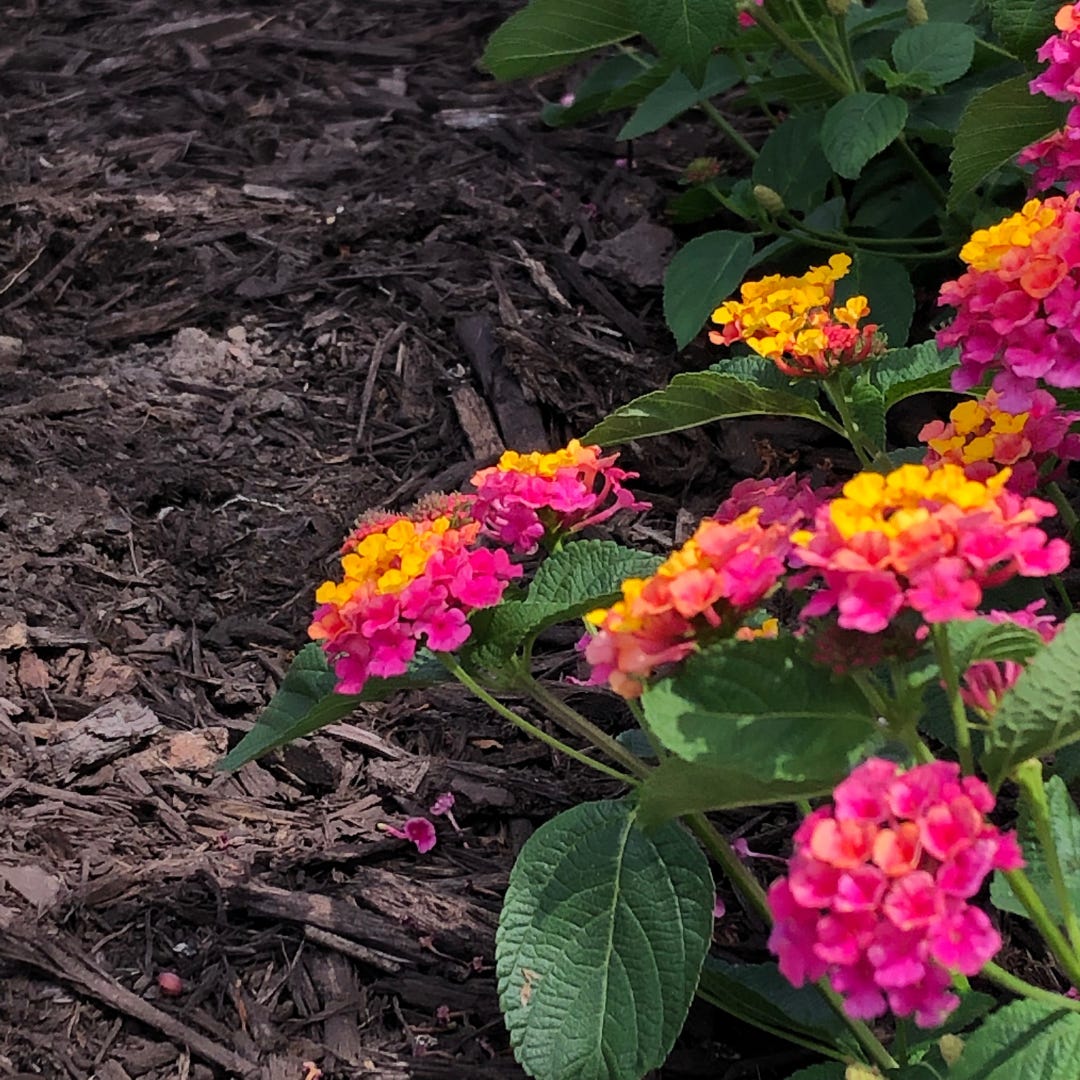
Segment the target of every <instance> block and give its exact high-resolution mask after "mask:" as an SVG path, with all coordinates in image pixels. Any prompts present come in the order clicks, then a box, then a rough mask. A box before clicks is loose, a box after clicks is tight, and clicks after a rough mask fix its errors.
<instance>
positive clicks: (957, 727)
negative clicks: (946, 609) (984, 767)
mask: <svg viewBox="0 0 1080 1080" xmlns="http://www.w3.org/2000/svg"><path fill="white" fill-rule="evenodd" d="M930 634H931V637H932V638H933V641H934V655H935V656H936V657H937V662H938V668H939V669H940V670H941V678H942V680H943V681H944V683H945V693H946V696H947V697H948V699H949V710H950V711H951V713H952V722H953V732H954V733H955V735H956V753H957V756H958V757H959V758H960V767H961V768H962V769H963V770H964V772H965V773H966V774H968V775H969V776H970V775H972V774H973V773H974V772H975V756H974V754H973V753H972V750H971V727H970V725H969V724H968V718H967V709H966V708H965V707H964V702H963V700H962V699H961V697H960V680H959V676H958V674H957V671H956V664H955V663H954V662H953V656H952V650H951V649H950V648H949V635H948V632H947V631H946V629H945V626H944V625H943V624H942V623H935V624H934V626H933V627H931V629H930Z"/></svg>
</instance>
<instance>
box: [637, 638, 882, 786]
mask: <svg viewBox="0 0 1080 1080" xmlns="http://www.w3.org/2000/svg"><path fill="white" fill-rule="evenodd" d="M641 703H642V705H643V707H644V710H645V720H646V722H647V725H648V727H649V730H650V731H651V732H652V733H653V735H655V736H656V737H657V738H658V739H659V740H660V741H661V742H662V743H663V744H664V746H666V747H667V748H668V749H669V750H670V751H671V752H672V753H673V754H677V755H678V756H679V757H681V758H683V759H684V760H685V761H704V762H707V763H708V764H709V765H722V766H724V767H733V768H742V769H743V770H745V772H746V774H747V777H748V778H757V779H763V780H768V781H772V780H783V781H795V782H799V783H805V782H807V781H809V780H813V779H816V778H828V777H832V776H837V775H843V773H844V772H845V771H846V769H847V763H848V761H850V756H851V755H854V754H857V753H858V751H859V748H860V747H862V746H863V745H865V743H866V741H867V739H868V738H869V737H870V736H871V735H872V734H874V733H875V731H876V728H875V725H874V722H873V720H872V718H871V716H870V710H869V706H868V705H867V704H866V701H865V699H864V698H863V696H862V694H861V693H860V692H859V689H858V687H857V686H856V685H855V683H854V682H852V681H851V680H850V679H842V678H839V677H837V676H834V675H832V674H831V673H830V672H829V671H827V670H826V669H825V668H823V667H820V666H817V665H814V664H811V663H810V662H809V661H808V660H806V659H805V658H803V657H802V656H801V655H800V654H799V652H798V649H797V645H796V642H795V641H794V640H793V639H792V638H790V637H783V638H777V639H775V640H769V639H764V638H759V639H755V640H753V641H724V642H720V643H719V644H717V645H713V646H711V647H710V648H707V649H705V650H704V651H702V652H699V653H697V654H695V655H693V656H691V657H690V658H689V659H688V660H687V661H686V662H685V663H683V664H682V665H681V666H680V667H679V668H678V670H677V671H676V672H675V674H674V675H670V676H668V677H667V678H666V679H660V680H659V681H658V682H656V683H654V684H653V685H652V686H650V687H649V688H648V689H647V690H646V691H645V693H644V694H643V695H642V698H641Z"/></svg>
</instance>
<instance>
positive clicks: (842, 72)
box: [791, 0, 856, 93]
mask: <svg viewBox="0 0 1080 1080" xmlns="http://www.w3.org/2000/svg"><path fill="white" fill-rule="evenodd" d="M791 7H792V10H793V11H794V12H795V14H796V15H797V16H798V17H799V22H801V23H802V24H803V26H804V27H806V32H807V33H808V34H809V35H810V40H811V41H813V43H814V44H815V45H816V46H817V47H818V48H819V49H820V50H821V55H822V56H824V57H825V59H826V60H827V61H828V62H829V63H830V64H831V65H832V68H833V70H834V71H835V72H836V75H837V77H838V78H840V79H843V80H845V81H846V82H847V83H848V87H847V92H848V93H850V92H851V91H852V90H854V89H855V88H856V86H855V83H853V82H851V81H850V76H849V74H848V72H847V70H846V69H845V67H844V59H843V53H841V54H840V58H839V59H837V57H836V56H834V55H833V53H832V50H831V49H830V48H829V47H828V45H826V44H825V41H824V39H823V38H822V36H821V35H820V34H819V33H818V32H817V28H816V27H815V26H814V24H813V22H812V21H811V20H810V19H809V18H807V16H806V12H805V11H804V10H803V6H802V4H800V3H799V0H791Z"/></svg>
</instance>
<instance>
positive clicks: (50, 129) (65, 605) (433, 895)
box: [0, 0, 816, 1080]
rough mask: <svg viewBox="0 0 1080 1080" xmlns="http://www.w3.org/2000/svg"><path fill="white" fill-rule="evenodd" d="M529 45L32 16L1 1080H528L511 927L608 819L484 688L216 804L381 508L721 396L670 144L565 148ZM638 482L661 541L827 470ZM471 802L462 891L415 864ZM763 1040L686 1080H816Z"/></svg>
mask: <svg viewBox="0 0 1080 1080" xmlns="http://www.w3.org/2000/svg"><path fill="white" fill-rule="evenodd" d="M513 7H514V5H513V4H512V3H495V4H488V5H483V6H482V7H481V8H477V6H476V5H472V4H467V3H463V2H458V3H449V4H448V3H445V2H440V3H436V2H435V0H410V2H406V3H396V2H395V3H391V2H389V0H385V2H378V0H376V2H374V3H368V4H363V5H358V4H351V3H325V2H323V3H314V2H312V0H298V2H295V3H291V4H280V5H279V4H275V3H263V4H258V5H253V6H250V7H245V6H243V5H238V4H232V3H228V2H225V0H221V2H218V3H211V4H201V5H185V4H180V5H177V4H172V3H169V4H167V3H164V2H163V0H145V2H135V3H109V2H107V0H106V2H102V0H55V2H50V3H48V4H41V5H39V4H37V3H36V2H34V0H30V2H29V3H23V4H22V5H21V6H20V7H14V8H13V7H11V6H10V5H9V7H8V8H7V10H6V12H5V19H6V20H7V26H8V27H9V34H8V39H7V41H6V42H5V43H3V44H0V95H2V102H3V107H2V110H0V111H2V112H3V119H4V124H3V130H2V132H0V224H2V226H3V228H4V232H5V236H6V238H7V243H6V244H5V245H4V248H3V250H2V252H0V335H2V336H0V490H2V502H0V972H2V974H3V980H2V986H0V1075H8V1076H31V1075H34V1076H48V1077H57V1078H60V1077H72V1078H89V1077H91V1076H96V1077H99V1078H101V1080H125V1078H131V1080H135V1078H146V1080H165V1078H174V1077H185V1078H186V1077H193V1078H199V1080H206V1078H208V1077H210V1076H218V1075H231V1074H247V1075H251V1076H259V1077H265V1078H266V1080H314V1078H315V1076H316V1075H319V1074H318V1073H317V1072H316V1066H317V1067H319V1068H321V1069H322V1070H323V1072H322V1074H321V1075H322V1076H323V1078H324V1080H334V1078H343V1077H346V1076H348V1077H353V1076H361V1075H365V1076H366V1075H369V1074H370V1075H373V1076H385V1077H398V1076H401V1077H406V1076H408V1077H429V1076H430V1077H435V1076H455V1077H459V1076H469V1077H487V1076H491V1077H495V1076H506V1077H513V1076H519V1075H521V1073H520V1070H518V1069H517V1067H516V1066H515V1065H514V1064H513V1061H512V1058H511V1057H510V1054H509V1051H508V1049H507V1040H506V1036H505V1033H504V1031H503V1029H502V1026H501V1023H500V1021H499V1017H498V1009H497V1005H496V993H495V985H494V980H493V976H492V963H493V932H494V926H495V922H496V918H497V912H498V907H499V901H500V897H501V893H502V890H503V889H504V888H505V884H506V879H507V874H508V871H509V867H510V865H511V863H512V860H513V857H514V854H515V852H516V850H517V849H518V848H519V847H520V845H521V843H523V842H524V840H525V839H526V838H527V836H528V835H529V833H530V831H531V830H532V829H533V828H534V827H535V825H536V824H537V823H539V822H540V821H542V820H544V819H545V818H546V817H548V816H550V815H551V814H552V813H553V812H555V811H557V810H558V809H560V808H561V807H563V806H567V805H570V804H571V803H573V802H574V801H576V800H578V799H580V798H587V797H602V796H603V795H605V794H607V793H609V788H608V787H607V786H606V785H605V784H603V783H594V782H593V781H591V780H589V779H587V778H583V777H582V776H580V775H579V774H578V773H577V772H571V771H570V770H568V769H567V767H566V763H565V762H563V761H558V760H552V758H551V756H550V754H549V753H548V751H547V750H546V749H544V748H543V747H539V746H536V745H533V744H529V743H525V742H522V741H521V740H519V739H518V738H517V737H516V736H515V735H513V734H512V733H510V732H508V731H507V730H505V729H504V728H503V727H502V726H501V725H499V724H497V723H496V722H494V721H493V720H492V719H491V718H490V717H488V716H487V714H486V713H483V712H480V711H477V710H476V709H474V708H473V707H472V706H471V705H470V704H469V702H468V701H467V700H466V699H465V698H463V697H462V696H461V695H458V694H455V693H453V692H451V691H444V692H440V693H432V694H428V695H424V696H419V695H414V696H409V697H406V698H403V699H401V700H398V701H395V702H393V703H392V704H390V705H388V706H382V707H371V708H370V709H368V710H366V711H365V712H364V713H363V714H362V715H360V716H358V717H356V718H354V720H353V721H351V722H350V723H347V724H340V725H335V726H334V727H333V728H331V729H328V730H327V731H326V732H324V733H322V734H320V735H319V736H317V737H316V738H313V739H311V740H309V741H308V742H306V743H304V744H302V745H298V746H295V747H292V748H290V749H288V750H286V751H285V752H283V753H282V754H279V755H276V756H274V757H273V758H271V759H269V760H267V761H266V762H263V763H258V764H252V765H248V766H246V767H245V768H244V769H242V770H241V771H240V772H239V773H238V774H236V775H234V776H224V775H220V774H217V773H215V771H214V768H213V763H214V761H215V760H216V759H217V757H218V756H219V755H220V754H221V752H222V751H223V749H225V748H226V747H227V746H228V745H229V744H230V743H235V741H236V740H237V738H239V736H240V734H242V732H244V731H245V730H247V729H248V728H249V727H250V725H251V723H252V720H253V718H254V716H255V715H256V713H257V711H258V710H259V708H260V707H261V706H262V705H263V704H265V702H266V701H267V700H268V698H269V696H270V695H271V694H272V693H273V690H274V688H275V686H276V685H277V683H278V681H279V680H280V678H281V676H282V672H283V670H284V668H285V667H286V666H287V664H288V661H289V658H290V656H291V652H292V650H293V648H294V647H295V646H296V645H297V644H298V643H299V642H300V641H301V640H302V639H303V632H304V627H305V623H306V620H307V616H308V614H309V610H310V606H311V597H312V590H313V588H314V586H315V585H316V584H317V583H318V581H319V580H321V578H322V576H323V575H324V573H325V572H326V570H327V568H328V566H329V563H330V560H331V557H332V555H333V554H334V552H335V551H336V549H337V546H338V543H339V540H340V537H341V536H342V535H343V533H344V531H345V530H346V528H347V526H348V523H349V522H350V521H351V520H352V518H353V517H354V516H355V515H356V514H357V512H358V511H360V510H361V509H364V508H366V507H369V506H373V505H377V504H385V505H401V504H403V503H406V502H408V501H409V500H411V499H413V498H415V497H416V496H418V495H420V494H422V493H423V492H424V491H427V490H432V489H437V488H444V487H445V488H449V487H453V486H456V485H457V484H459V483H461V482H462V481H463V480H464V479H465V478H466V477H467V476H468V475H469V474H470V472H471V471H472V470H473V469H475V468H476V467H477V465H478V463H482V462H484V461H486V460H487V459H488V458H489V457H490V456H491V455H492V454H494V453H497V452H498V451H499V450H501V449H502V448H503V446H504V445H506V444H513V445H515V446H516V447H518V448H521V449H524V448H529V447H530V446H540V445H544V444H547V445H555V444H557V443H559V442H561V441H562V440H563V439H564V438H565V437H566V435H567V434H572V433H580V432H581V431H582V430H584V429H585V428H587V427H588V426H589V425H590V424H591V423H593V422H594V421H595V420H596V419H597V418H598V417H600V416H601V415H603V414H604V413H605V412H606V411H608V410H609V409H610V408H612V407H614V406H615V405H617V404H619V403H621V402H623V401H625V400H626V399H628V398H629V397H631V396H633V395H634V394H637V393H641V392H644V391H647V390H650V389H653V388H655V387H656V386H658V385H660V384H662V383H663V382H664V381H666V379H667V378H668V377H669V376H670V374H671V373H672V372H673V371H674V370H676V365H677V364H678V366H694V365H697V366H701V365H703V364H704V363H706V362H708V359H710V358H708V357H707V356H706V354H704V353H700V354H694V353H693V352H692V353H691V354H690V355H689V356H684V357H681V358H679V360H678V361H676V358H675V356H674V350H673V347H672V345H671V342H670V340H669V339H668V338H667V337H666V335H665V334H664V333H663V332H662V331H661V329H660V327H661V325H662V321H661V318H660V315H659V310H658V303H659V290H658V288H657V280H658V273H659V267H660V266H661V265H662V260H663V258H664V253H665V250H666V249H667V247H669V246H670V243H671V239H672V238H671V234H670V232H668V231H667V230H666V229H664V228H662V227H659V226H658V225H656V224H655V222H657V221H659V220H662V216H661V210H662V205H663V201H664V198H665V193H666V192H668V191H670V188H671V177H672V175H673V167H672V165H671V163H670V162H669V161H668V160H667V156H666V155H667V152H668V151H667V146H666V144H665V142H664V141H663V139H662V138H658V139H656V140H654V141H652V142H651V143H649V144H648V145H647V146H643V147H640V148H639V149H638V153H637V154H636V155H635V159H634V160H635V167H634V168H632V169H629V168H622V167H618V166H617V164H616V158H617V155H618V151H617V149H616V147H615V145H614V144H613V143H612V141H611V137H610V136H611V131H612V130H613V129H612V128H610V127H608V128H604V127H599V128H597V129H595V130H585V131H567V132H549V131H545V130H544V129H542V128H541V127H540V126H539V125H538V123H537V122H536V120H535V115H536V111H537V106H538V103H539V90H538V89H537V88H536V87H511V88H506V87H499V86H496V85H494V84H493V83H492V82H491V81H490V80H489V79H488V78H486V77H485V76H483V75H482V74H481V73H480V72H478V71H477V70H475V68H474V67H473V66H472V60H473V58H474V57H476V56H478V55H479V53H480V51H481V49H482V43H483V40H484V38H485V36H486V34H487V33H489V32H490V31H491V29H493V28H494V26H495V25H497V23H498V21H499V20H500V19H501V18H502V17H503V16H505V14H507V13H508V12H509V11H510V10H512V9H513ZM560 79H561V77H560ZM560 79H554V80H551V81H549V82H548V83H547V84H545V85H546V87H547V91H548V94H549V96H558V92H559V91H560V85H561V84H560ZM717 437H719V438H720V439H721V440H722V446H721V447H720V451H719V452H718V449H717V447H716V446H715V445H713V442H712V440H713V439H714V438H717ZM673 446H674V447H675V448H676V449H675V451H674V452H673V449H672V448H673ZM792 447H794V449H792ZM641 450H642V452H643V453H644V454H647V455H648V457H647V458H644V459H639V460H638V464H640V465H642V466H643V471H644V473H645V476H646V478H647V481H648V484H649V485H652V486H653V487H654V488H655V489H656V490H655V491H653V492H650V494H651V495H652V496H653V497H654V499H655V502H656V505H657V511H656V513H655V515H654V516H653V517H652V518H650V519H649V520H647V521H646V522H645V523H644V525H643V528H644V529H645V530H646V534H645V535H652V536H654V537H656V538H658V539H660V540H663V538H664V537H666V536H670V535H671V531H672V529H673V527H674V520H675V515H676V512H677V511H678V510H679V509H681V508H683V507H684V506H688V507H689V510H690V512H691V513H697V512H698V511H700V510H702V509H704V508H705V507H707V506H708V505H709V503H710V502H711V504H712V505H715V503H716V499H717V496H718V494H720V493H722V492H723V490H724V487H725V485H726V484H727V483H728V482H729V481H730V478H731V476H733V475H745V474H747V473H752V472H760V471H762V470H763V469H764V468H767V467H768V466H769V464H770V462H772V463H775V462H777V461H787V460H788V457H785V456H784V455H789V456H791V460H792V461H794V460H796V459H799V458H800V455H802V458H803V459H804V460H805V459H807V455H809V458H810V459H812V458H813V456H814V454H815V453H816V451H813V450H812V449H810V450H807V447H806V443H805V439H804V438H803V435H802V433H801V429H799V430H794V429H793V431H792V432H787V431H786V430H784V429H775V428H774V429H772V430H766V429H764V428H761V427H760V426H759V427H754V426H753V425H749V426H748V425H738V426H729V427H728V428H727V429H725V431H724V432H721V433H716V432H710V433H707V434H702V433H698V434H695V435H693V436H687V437H685V438H682V437H680V438H679V439H677V440H670V441H668V442H666V443H665V444H664V446H662V447H661V446H660V445H659V444H656V445H653V444H648V445H645V446H643V447H642V448H641ZM777 455H779V456H777ZM553 649H555V650H556V651H554V652H553V654H552V656H553V659H552V667H553V670H558V667H559V664H560V662H561V661H560V654H559V653H558V651H557V649H558V643H555V645H553ZM566 655H567V656H568V655H569V651H568V650H567V651H566ZM584 704H585V706H586V707H589V708H590V709H591V710H592V711H594V712H596V713H597V714H603V713H604V710H605V709H606V705H605V704H604V702H603V699H601V698H596V699H595V702H593V701H586V702H585V703H584ZM447 790H449V791H452V792H454V793H455V796H456V798H457V800H458V802H457V809H458V811H459V812H458V813H457V819H458V821H459V822H460V823H461V825H462V831H461V832H460V833H459V832H455V831H454V830H453V829H451V828H450V827H448V826H446V827H444V826H442V825H441V824H440V838H439V845H438V846H437V848H436V849H435V851H434V852H433V853H432V854H431V855H430V856H428V857H425V858H422V859H421V858H418V857H417V856H416V854H415V852H414V851H413V850H412V849H411V848H409V847H408V846H407V845H405V844H404V843H403V842H401V841H399V840H395V839H393V838H391V837H389V836H388V835H387V834H386V833H385V832H383V831H382V830H381V828H380V826H381V825H382V824H385V823H393V822H397V821H399V820H400V819H401V818H402V816H405V815H408V814H411V813H414V812H418V811H419V812H423V810H424V808H425V807H427V806H428V805H430V803H431V801H432V800H433V799H434V797H435V796H436V795H437V794H439V793H440V792H442V791H447ZM744 929H745V928H744ZM721 936H722V937H725V932H724V931H723V930H722V931H721ZM726 936H727V937H730V940H729V941H727V942H726V944H727V945H728V946H729V947H730V948H731V949H732V950H734V951H735V952H740V953H746V952H747V950H748V949H749V951H750V953H751V954H752V953H754V951H755V950H758V949H760V946H761V934H760V928H751V930H750V931H749V932H743V931H742V930H740V931H739V932H732V933H731V934H729V935H726ZM740 939H741V940H742V941H743V942H745V941H746V940H749V941H750V944H749V946H747V945H745V944H742V945H740V944H739V941H740ZM739 1038H740V1036H739V1034H738V1033H737V1032H733V1031H732V1030H731V1027H730V1025H728V1024H727V1023H721V1022H719V1020H718V1014H715V1013H712V1012H711V1011H707V1010H706V1011H703V1012H702V1013H701V1014H700V1015H698V1014H697V1013H695V1014H694V1019H693V1021H692V1023H691V1026H690V1029H689V1034H688V1036H687V1037H686V1039H684V1042H683V1043H682V1044H680V1048H679V1049H678V1050H677V1052H676V1054H675V1056H674V1057H673V1059H672V1063H671V1065H670V1066H669V1067H667V1068H666V1069H665V1070H664V1075H665V1076H668V1077H690V1076H705V1075H709V1076H714V1075H718V1070H719V1071H720V1072H722V1071H723V1069H725V1068H727V1067H729V1066H731V1067H735V1068H747V1067H752V1066H751V1062H752V1060H753V1059H761V1060H760V1061H759V1064H760V1065H762V1066H763V1067H765V1068H766V1069H767V1068H769V1067H773V1066H775V1067H777V1068H781V1067H787V1066H789V1065H790V1064H791V1061H790V1059H783V1060H781V1061H779V1062H776V1061H773V1060H772V1058H771V1049H770V1048H768V1047H762V1046H760V1045H758V1044H755V1043H753V1042H747V1043H745V1044H741V1045H735V1046H732V1045H731V1040H732V1039H735V1040H736V1041H737V1040H738V1039H739ZM740 1061H742V1064H741V1065H740V1064H738V1062H740ZM309 1062H310V1063H314V1064H313V1065H311V1066H309V1065H308V1064H306V1063H309ZM732 1075H736V1074H735V1073H732ZM762 1075H764V1073H762Z"/></svg>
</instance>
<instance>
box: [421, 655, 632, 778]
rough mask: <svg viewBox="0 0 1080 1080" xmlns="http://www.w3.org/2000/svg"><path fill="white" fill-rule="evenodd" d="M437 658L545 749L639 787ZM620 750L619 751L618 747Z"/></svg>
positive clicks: (456, 666) (455, 665)
mask: <svg viewBox="0 0 1080 1080" xmlns="http://www.w3.org/2000/svg"><path fill="white" fill-rule="evenodd" d="M438 655H439V659H440V660H442V662H443V665H444V666H445V667H446V670H447V671H449V672H450V674H451V675H453V676H454V678H455V679H457V681H458V682H459V683H461V685H462V686H464V687H465V688H466V689H467V690H469V691H470V692H471V693H472V694H474V695H475V696H476V697H478V698H479V699H480V700H481V701H482V702H483V703H484V704H485V705H487V707H488V708H489V709H491V710H492V711H493V712H496V713H498V715H499V716H501V717H502V718H503V719H504V720H509V721H510V723H511V724H513V725H514V727H516V728H518V729H519V730H521V731H523V732H525V734H526V735H529V736H531V737H532V738H534V739H537V740H539V741H540V742H542V743H544V744H545V745H546V746H550V747H551V748H552V749H553V750H557V751H558V752H559V753H560V754H565V755H566V756H567V757H568V758H572V759H573V760H574V761H577V762H579V763H580V764H582V765H587V766H588V767H589V768H590V769H595V770H596V771H597V772H600V773H603V774H604V775H605V776H608V777H610V778H611V779H612V780H619V781H620V782H622V783H624V784H629V785H630V786H631V787H634V786H636V785H637V784H638V778H637V777H635V776H628V775H627V774H626V773H622V772H619V770H618V769H613V768H612V767H611V766H610V765H608V764H606V763H605V762H603V761H597V760H596V759H595V758H591V757H589V755H588V754H583V753H582V752H581V751H580V750H575V749H574V748H573V747H572V746H568V745H567V744H566V743H564V742H563V741H562V740H561V739H556V738H555V736H554V735H549V734H548V733H547V732H546V731H544V729H543V728H539V727H537V726H536V725H535V724H533V723H530V721H528V720H526V719H525V717H523V716H521V715H519V714H518V713H516V712H514V710H513V709H511V708H510V707H509V706H507V705H504V704H503V703H502V702H501V701H499V700H498V699H497V698H495V697H492V695H491V694H490V693H488V691H487V690H485V689H484V687H482V686H481V685H480V684H479V683H478V682H477V681H476V680H475V679H474V678H473V677H472V676H471V675H470V674H469V673H468V672H467V671H466V670H465V669H464V668H463V667H462V666H461V665H460V664H459V663H457V662H456V661H454V660H452V659H451V658H450V656H449V655H448V654H446V653H439V654H438ZM620 749H622V748H621V747H620ZM635 761H636V759H635Z"/></svg>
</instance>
